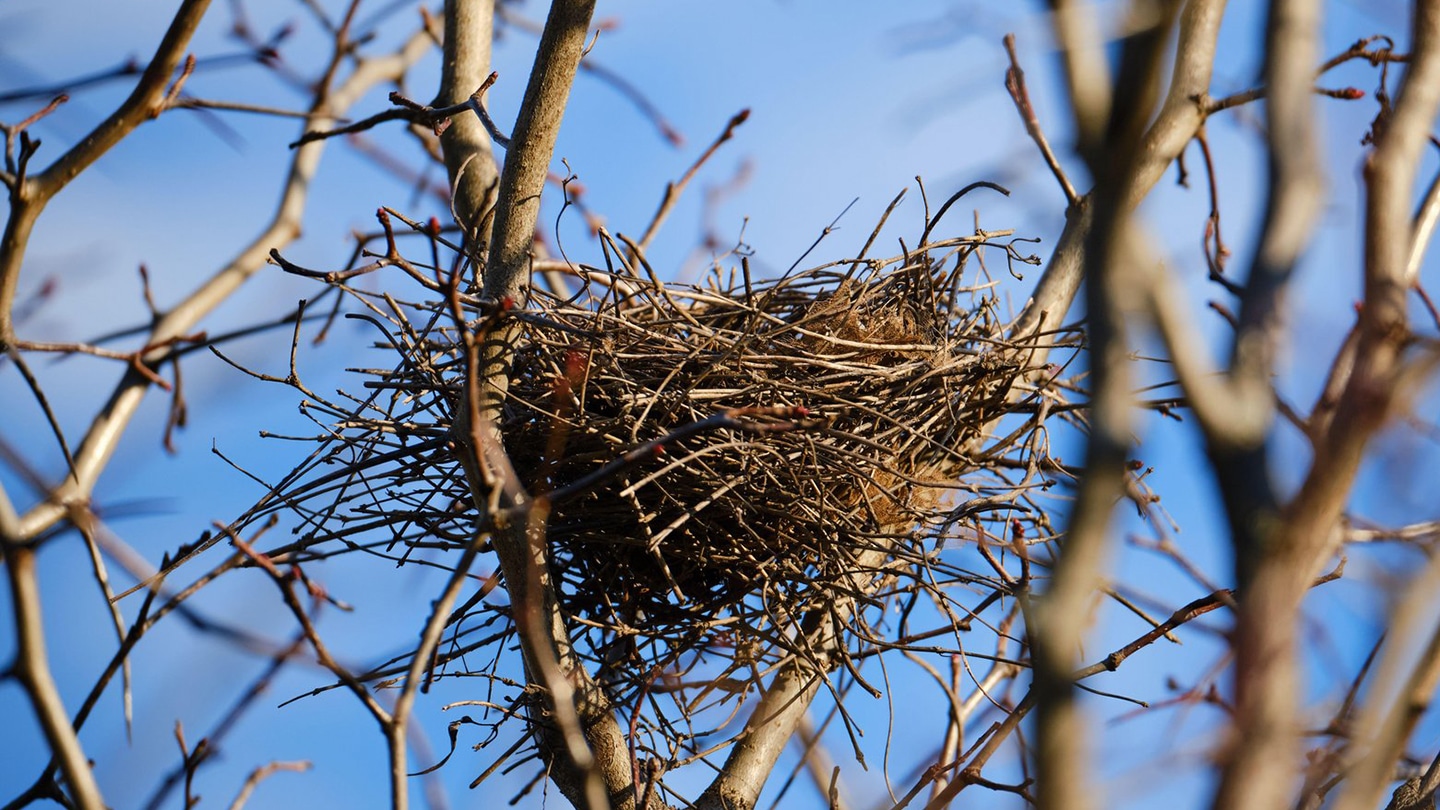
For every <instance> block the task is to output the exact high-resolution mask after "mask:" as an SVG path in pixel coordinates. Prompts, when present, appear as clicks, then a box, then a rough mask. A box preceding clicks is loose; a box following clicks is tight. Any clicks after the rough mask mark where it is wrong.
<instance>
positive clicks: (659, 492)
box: [247, 234, 1058, 688]
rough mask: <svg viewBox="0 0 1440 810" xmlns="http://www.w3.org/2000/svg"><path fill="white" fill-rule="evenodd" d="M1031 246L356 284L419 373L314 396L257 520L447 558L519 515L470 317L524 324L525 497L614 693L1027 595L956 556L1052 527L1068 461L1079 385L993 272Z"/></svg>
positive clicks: (982, 243) (519, 405) (310, 547)
mask: <svg viewBox="0 0 1440 810" xmlns="http://www.w3.org/2000/svg"><path fill="white" fill-rule="evenodd" d="M1013 243H1014V242H1013V240H1012V242H1009V243H996V242H995V241H994V236H993V234H990V235H987V234H978V235H976V236H973V237H961V238H957V239H952V240H947V241H944V242H935V243H926V244H922V245H921V246H920V247H918V248H916V249H914V250H911V251H908V252H906V253H904V254H903V255H900V256H896V257H892V258H887V259H864V260H856V261H853V262H845V263H839V264H832V265H826V266H822V267H817V268H813V269H809V270H804V271H800V272H793V273H790V274H788V275H786V276H785V277H783V278H781V279H778V280H773V281H764V282H753V281H752V280H751V279H750V277H749V273H748V265H747V264H745V263H744V262H742V267H744V268H745V272H744V273H740V272H738V271H733V270H732V271H731V272H730V273H729V275H728V276H722V275H721V273H720V272H719V271H718V270H717V271H716V272H714V273H712V274H711V275H710V277H709V278H708V281H707V282H706V283H705V284H702V285H695V286H688V285H678V284H664V283H661V282H659V281H658V280H656V279H655V278H654V276H653V274H647V275H648V276H649V277H648V278H641V277H639V276H638V275H637V274H636V273H634V272H630V268H631V267H632V265H631V264H630V263H628V262H621V265H622V268H621V269H623V270H624V272H615V273H604V272H601V271H599V270H596V269H594V268H581V269H579V270H578V271H577V272H578V274H579V275H580V276H581V278H582V279H583V286H582V288H581V290H580V292H579V293H578V294H576V295H575V296H574V297H572V298H569V299H564V300H562V299H560V298H558V297H554V296H549V295H547V294H545V293H542V292H540V291H538V290H537V291H534V292H533V293H532V295H531V300H530V301H529V302H528V303H527V305H526V306H525V307H523V308H520V309H518V310H514V311H505V312H500V313H498V314H497V312H496V311H495V309H494V307H489V306H487V305H486V304H484V302H481V301H479V300H478V299H475V298H472V297H469V296H463V295H459V294H457V292H456V290H455V289H454V287H449V288H447V287H445V286H444V285H443V284H439V283H437V284H435V285H433V286H432V285H429V284H427V287H429V289H430V290H431V292H432V293H435V294H437V295H436V298H435V299H432V300H430V301H428V302H419V303H404V302H401V301H398V300H396V299H395V298H393V297H391V296H390V295H388V294H383V293H382V294H376V293H369V292H364V291H361V290H357V289H355V288H352V287H349V286H348V285H344V284H343V282H332V284H335V285H336V286H337V287H340V288H341V290H342V291H343V292H345V293H347V294H348V295H350V296H352V297H354V298H355V299H357V300H359V301H361V302H362V303H363V304H364V306H365V308H366V310H368V311H364V312H359V313H354V317H359V318H362V319H363V320H365V321H368V322H369V323H370V324H371V325H372V326H373V327H374V328H375V329H377V330H379V332H381V333H382V334H383V338H382V339H381V340H380V341H379V342H378V344H377V347H378V348H380V349H382V350H384V351H387V352H390V353H392V354H393V355H398V361H397V362H394V363H393V364H391V365H389V366H388V367H381V368H372V369H357V370H358V371H360V372H361V373H363V374H365V375H367V377H368V378H369V379H367V380H366V382H365V386H366V388H367V389H368V390H369V393H368V394H366V395H365V396H363V397H350V396H349V395H345V394H343V392H342V396H341V398H340V399H335V400H331V399H325V398H323V397H320V396H318V395H317V394H316V392H314V391H312V390H310V389H308V388H305V387H303V386H301V385H300V384H299V383H298V382H291V383H290V384H292V385H295V386H296V387H297V388H299V389H300V390H301V391H303V392H304V393H305V395H306V397H307V405H306V410H307V412H311V411H313V412H314V413H313V414H312V415H313V416H316V417H320V418H324V419H325V420H326V421H327V423H328V424H327V427H326V428H325V431H324V433H323V434H322V435H320V436H318V437H316V438H317V440H318V441H319V443H320V447H319V448H318V449H317V450H316V452H315V453H313V454H312V455H311V456H310V458H309V459H308V460H307V461H306V463H305V464H302V465H301V466H300V467H298V468H297V469H296V470H295V471H294V472H293V473H292V474H291V475H290V476H288V477H287V478H286V480H285V481H282V482H281V483H280V484H278V485H277V486H276V487H275V490H274V494H275V497H273V498H269V499H267V500H266V501H265V502H264V503H263V504H262V505H261V506H259V507H257V508H256V509H255V510H252V512H250V513H249V514H248V516H247V520H252V521H253V520H257V519H259V518H261V517H263V516H265V515H267V514H271V513H274V512H277V511H281V510H287V511H291V512H293V513H295V514H296V515H298V516H299V517H300V518H301V520H300V523H299V525H297V526H296V527H295V532H296V533H297V534H298V535H300V540H299V541H298V542H297V543H296V548H297V549H299V550H301V551H302V552H303V554H302V556H301V558H300V559H304V558H305V557H306V556H307V555H313V556H314V557H326V556H330V555H332V554H337V553H346V551H347V550H348V551H364V552H366V553H370V554H376V555H378V556H383V557H388V558H390V559H393V560H395V561H396V562H398V563H401V564H403V563H406V562H408V561H410V560H412V559H414V558H416V557H417V556H421V557H424V558H425V559H426V562H427V564H439V565H445V564H446V562H445V561H446V560H447V559H448V557H447V556H446V552H448V551H452V550H454V549H457V548H464V547H466V546H469V545H470V544H471V542H472V540H473V538H474V536H475V535H474V532H475V530H476V527H477V526H479V527H481V529H482V530H483V529H485V528H487V527H494V525H495V516H493V515H481V514H477V512H476V506H475V503H476V498H474V497H473V494H472V493H471V491H470V485H469V483H467V477H466V475H465V473H464V471H463V469H462V467H463V465H462V463H461V459H460V457H459V456H458V455H457V451H458V450H459V447H460V445H461V444H462V443H461V442H457V441H456V435H455V424H456V415H457V409H458V408H461V407H469V405H468V403H467V400H466V398H465V377H466V371H465V356H466V351H465V349H464V348H463V347H464V345H465V344H466V340H465V339H463V338H462V336H461V333H460V329H459V328H458V325H459V324H461V323H462V322H464V323H465V326H464V329H465V330H466V331H473V330H475V329H481V330H487V329H498V328H501V327H502V326H503V328H504V335H505V339H506V340H507V341H508V343H509V345H510V346H511V347H512V349H513V354H512V355H511V366H510V369H509V385H508V389H507V393H506V400H505V402H504V403H503V408H502V410H501V412H500V419H499V422H500V424H499V427H500V433H501V435H502V439H503V444H504V449H505V451H506V453H507V454H508V456H509V458H510V461H511V465H512V466H513V469H514V470H515V474H516V475H517V476H518V477H519V478H520V479H521V480H520V481H519V482H518V483H519V484H520V485H521V486H523V487H524V488H525V489H526V490H527V491H528V492H529V493H531V494H532V495H545V494H548V495H549V497H548V498H546V499H545V502H546V503H548V505H549V508H548V512H547V513H546V514H545V532H544V535H545V538H546V542H547V543H548V544H549V559H550V563H551V567H552V573H553V574H554V579H555V581H556V593H557V596H558V598H559V599H560V602H561V605H562V608H563V609H564V610H565V611H566V612H567V614H568V615H569V616H570V617H572V619H573V620H574V623H573V627H574V628H575V632H576V634H577V635H576V637H575V638H574V639H573V641H574V643H575V650H576V652H577V653H578V654H579V655H580V656H581V657H582V658H584V659H585V660H587V661H588V662H590V664H592V665H596V666H598V667H599V669H600V670H601V671H602V672H603V673H608V674H605V676H604V678H605V680H606V682H607V683H609V684H612V685H613V686H615V687H617V688H624V687H625V686H627V685H628V686H629V687H639V688H644V684H645V683H646V678H648V677H653V675H647V673H654V672H659V671H662V670H664V671H672V670H673V669H674V667H676V666H677V665H678V663H679V660H680V656H682V655H683V654H685V653H686V652H687V651H692V650H699V651H716V652H719V653H721V656H720V657H721V658H722V659H724V660H726V661H728V662H729V663H728V664H726V665H725V666H730V667H744V666H747V665H749V664H755V663H757V662H758V660H759V659H761V658H766V659H768V660H770V661H772V662H773V661H775V660H778V659H779V657H781V656H785V655H795V654H799V655H805V654H807V653H806V651H805V650H804V649H803V646H804V644H805V643H806V642H804V641H803V640H802V639H803V637H804V635H805V634H806V633H808V632H809V631H808V630H806V631H803V632H801V631H800V629H799V626H798V625H797V624H796V622H797V621H799V620H800V619H801V617H803V618H804V621H805V623H806V626H808V627H810V628H814V627H815V626H817V623H818V624H820V625H823V624H826V623H827V622H828V623H829V624H831V625H833V626H834V629H835V630H836V631H839V632H843V633H848V634H853V635H854V636H855V637H857V638H861V639H868V638H872V637H873V636H874V634H873V633H872V631H871V629H870V628H869V624H870V623H871V622H873V621H875V620H877V619H879V617H880V616H881V615H882V614H883V611H882V612H881V614H873V615H864V614H865V611H866V610H868V608H869V607H876V606H882V605H885V604H888V603H889V600H890V599H891V598H892V597H894V596H896V595H898V594H901V593H908V594H910V595H911V597H910V598H913V597H918V596H921V595H926V594H928V595H929V596H930V597H933V599H934V603H935V605H936V606H937V609H938V610H939V611H940V612H941V615H942V616H952V619H950V621H952V622H953V621H959V619H955V618H953V616H954V615H958V614H966V613H967V612H968V610H969V608H968V607H966V606H965V604H964V603H963V602H957V601H953V600H955V598H956V596H955V595H950V594H951V589H952V588H954V587H955V586H957V585H958V586H960V588H961V589H962V591H964V590H965V589H970V590H969V592H973V593H976V594H988V595H989V596H990V597H993V596H994V595H995V594H997V593H1001V592H1003V591H1004V590H1005V588H1006V587H1007V586H1006V584H1005V583H1006V581H1008V580H1006V576H1007V575H1000V576H999V578H998V579H996V577H995V576H994V574H993V571H987V570H985V569H984V567H983V566H982V568H981V570H979V571H974V570H971V568H970V567H968V566H967V562H973V561H974V558H973V555H968V552H963V551H961V552H959V553H958V555H957V553H954V552H952V551H951V549H963V548H979V549H980V550H981V551H982V552H984V550H985V547H986V546H987V545H991V544H996V543H998V544H1002V545H1010V544H1012V542H1016V543H1019V545H1016V546H1015V547H1016V548H1017V549H1019V548H1020V545H1023V544H1024V542H1026V541H1025V539H1024V538H1035V539H1043V538H1045V537H1048V536H1049V534H1050V531H1049V528H1048V518H1047V516H1046V514H1045V508H1044V505H1043V504H1041V503H1039V502H1037V501H1036V497H1037V495H1038V494H1039V493H1043V492H1044V491H1045V490H1046V489H1047V488H1048V487H1049V486H1050V483H1051V482H1049V481H1045V480H1040V479H1041V478H1043V476H1041V475H1039V474H1038V473H1037V470H1039V469H1041V468H1042V467H1043V468H1046V469H1051V468H1053V462H1052V461H1051V460H1050V459H1049V458H1048V455H1047V449H1046V443H1045V441H1044V431H1043V420H1044V413H1045V408H1044V407H1042V406H1041V404H1040V403H1045V402H1050V401H1052V400H1054V398H1055V397H1057V396H1058V392H1057V390H1056V389H1055V387H1054V385H1053V384H1052V383H1048V382H1045V380H1049V379H1050V378H1051V377H1052V376H1053V371H1052V370H1046V371H1045V372H1044V373H1043V374H1039V375H1037V374H1036V372H1037V371H1039V369H1037V368H1034V367H1033V365H1034V363H1036V362H1044V361H1043V360H1036V359H1034V358H1037V357H1040V356H1043V353H1044V352H1043V349H1044V347H1043V346H1041V345H1040V341H1041V339H1042V338H1041V337H1039V336H1035V335H1031V336H1028V337H1027V338H1026V341H1027V342H1026V343H1024V344H1023V345H1017V344H1015V343H1012V342H1008V340H1007V338H1006V333H1007V329H1008V324H1006V323H1004V322H1003V320H1002V319H1001V318H999V317H998V316H997V314H996V308H997V302H996V298H995V296H994V295H993V293H992V290H993V288H994V286H995V283H994V282H991V281H990V280H989V279H988V276H986V275H985V272H984V269H983V263H982V262H980V261H978V260H976V261H971V259H972V258H975V257H976V256H978V255H979V254H980V252H981V251H982V250H987V249H1003V250H1004V251H1005V252H1006V258H1007V259H1009V260H1016V259H1017V254H1015V253H1014V248H1013ZM1018 260H1027V257H1018ZM497 334H499V333H497ZM1055 336H1056V335H1055V334H1051V335H1050V338H1054V337H1055ZM471 337H472V338H474V337H477V336H475V335H472V336H471ZM478 337H480V338H482V339H483V338H484V336H478ZM1037 350H1040V351H1037ZM1037 383H1038V384H1037ZM317 421H320V419H318V418H317ZM482 494H483V493H482ZM480 500H481V501H482V502H483V501H484V499H483V498H481V499H480ZM967 555H968V557H967ZM981 556H982V557H983V558H984V561H983V565H988V566H990V567H991V568H993V566H994V565H995V561H994V559H993V558H992V557H989V556H987V555H986V554H983V553H982V555H981ZM487 590H488V586H487V587H486V588H484V589H482V591H481V595H483V594H484V593H485V592H486V591H487ZM957 595H959V594H957ZM978 598H980V599H985V598H986V597H985V596H980V597H978ZM477 599H478V596H477ZM470 604H471V605H472V607H471V608H467V611H470V612H472V613H474V614H477V615H478V614H485V615H487V616H488V617H489V618H486V619H485V620H484V621H483V623H481V624H479V625H477V626H479V627H484V626H489V625H490V623H491V622H492V621H494V620H496V619H504V608H503V607H501V606H499V605H487V603H485V602H478V601H474V600H472V602H471V603H470ZM986 604H988V602H987V603H986ZM957 612H958V613H957ZM827 617H828V618H827ZM467 632H469V631H467ZM503 638H504V633H501V634H499V635H495V636H492V637H491V640H490V641H489V642H486V643H487V644H493V643H494V642H495V641H496V640H499V639H503ZM692 660H693V659H692Z"/></svg>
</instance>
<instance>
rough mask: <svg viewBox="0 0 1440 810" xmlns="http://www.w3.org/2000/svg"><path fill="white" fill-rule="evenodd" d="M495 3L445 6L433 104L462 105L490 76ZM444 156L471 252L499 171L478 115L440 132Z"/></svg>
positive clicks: (456, 0)
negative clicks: (440, 59)
mask: <svg viewBox="0 0 1440 810" xmlns="http://www.w3.org/2000/svg"><path fill="white" fill-rule="evenodd" d="M494 28H495V4H494V2H493V0H448V2H446V3H445V53H444V60H443V62H442V64H441V69H440V92H439V93H438V94H437V95H436V96H435V101H434V106H436V107H449V106H452V105H456V104H461V103H463V102H465V101H466V100H468V99H469V98H470V94H472V93H474V92H476V88H478V87H480V86H481V85H482V84H483V83H484V82H485V77H486V76H487V75H489V73H490V48H491V41H492V40H493V39H494ZM440 152H441V154H442V155H443V156H444V158H445V170H446V172H447V174H449V177H450V193H451V204H452V206H453V208H454V212H455V218H456V220H457V224H458V225H459V226H460V230H461V232H463V233H464V234H465V238H466V240H467V241H468V242H469V243H470V244H471V245H472V249H474V248H475V247H477V246H478V245H479V244H481V243H483V242H484V241H485V236H486V232H487V230H488V228H487V225H488V222H487V218H488V216H489V214H490V212H491V208H492V206H494V204H495V185H496V183H497V181H498V176H499V171H498V170H497V168H496V166H495V158H494V156H493V155H492V154H491V147H490V136H489V134H488V133H487V132H486V131H485V125H484V123H483V122H482V121H481V120H480V118H479V116H475V115H458V116H455V117H454V118H451V119H450V125H449V126H448V127H446V129H445V131H444V132H442V133H441V134H440Z"/></svg>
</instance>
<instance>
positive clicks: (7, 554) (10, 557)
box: [0, 542, 105, 810]
mask: <svg viewBox="0 0 1440 810" xmlns="http://www.w3.org/2000/svg"><path fill="white" fill-rule="evenodd" d="M0 550H3V552H4V559H5V575H6V577H7V578H8V579H9V584H10V599H11V612H12V614H13V617H14V620H15V639H16V650H15V675H16V676H17V678H18V679H19V681H20V685H21V687H22V688H24V690H25V694H26V695H27V697H28V698H29V700H30V705H31V707H32V708H33V709H34V710H35V717H36V720H38V721H39V724H40V728H41V729H43V730H44V732H45V739H46V741H48V742H49V744H50V751H51V753H52V754H53V755H54V756H55V758H56V759H57V760H58V761H59V764H60V771H61V772H62V773H63V774H65V781H66V782H68V783H69V785H70V792H71V799H73V800H74V802H75V804H76V806H78V807H81V808H84V810H104V808H105V802H104V800H103V799H101V797H100V787H99V785H97V784H96V783H95V775H94V774H93V773H91V771H90V760H89V759H88V758H87V757H86V756H85V752H84V750H82V749H81V747H80V738H79V737H78V736H77V735H76V733H75V728H74V726H72V725H71V724H70V716H69V714H67V713H66V711H65V704H64V703H63V702H61V700H60V692H59V690H57V689H56V688H55V679H54V678H53V677H52V676H51V675H50V658H49V653H47V652H46V650H45V624H44V621H43V619H42V618H41V614H40V591H39V583H38V578H37V577H36V574H35V550H34V549H33V548H30V547H29V546H23V545H19V544H15V543H10V542H5V543H3V544H0Z"/></svg>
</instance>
